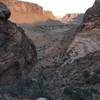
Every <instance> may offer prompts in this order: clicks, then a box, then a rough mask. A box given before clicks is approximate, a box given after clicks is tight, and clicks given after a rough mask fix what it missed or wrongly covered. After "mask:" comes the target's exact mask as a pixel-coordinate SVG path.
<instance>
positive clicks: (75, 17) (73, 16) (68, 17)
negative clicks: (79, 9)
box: [62, 13, 83, 23]
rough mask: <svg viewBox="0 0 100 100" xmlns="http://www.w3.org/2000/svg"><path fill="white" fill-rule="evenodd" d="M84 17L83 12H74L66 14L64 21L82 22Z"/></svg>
mask: <svg viewBox="0 0 100 100" xmlns="http://www.w3.org/2000/svg"><path fill="white" fill-rule="evenodd" d="M82 19H83V14H80V13H73V14H66V15H65V16H64V17H63V18H62V21H63V22H73V21H76V22H79V23H80V22H82Z"/></svg>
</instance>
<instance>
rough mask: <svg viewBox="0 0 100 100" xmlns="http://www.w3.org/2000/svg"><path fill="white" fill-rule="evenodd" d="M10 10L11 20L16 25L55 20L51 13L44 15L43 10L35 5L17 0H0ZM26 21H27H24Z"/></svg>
mask: <svg viewBox="0 0 100 100" xmlns="http://www.w3.org/2000/svg"><path fill="white" fill-rule="evenodd" d="M0 2H3V3H5V4H6V5H7V6H8V7H9V8H10V10H11V13H12V14H11V18H10V19H11V20H12V21H14V22H16V23H36V22H41V21H46V20H48V19H55V17H54V15H53V14H52V12H51V13H45V11H43V8H42V7H41V6H39V5H37V4H34V3H29V2H24V1H18V0H0ZM26 19H27V20H26Z"/></svg>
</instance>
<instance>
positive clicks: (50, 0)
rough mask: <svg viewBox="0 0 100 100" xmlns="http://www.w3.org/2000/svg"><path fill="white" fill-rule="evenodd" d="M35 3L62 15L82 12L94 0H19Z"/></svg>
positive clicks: (56, 14)
mask: <svg viewBox="0 0 100 100" xmlns="http://www.w3.org/2000/svg"><path fill="white" fill-rule="evenodd" d="M21 1H29V2H33V3H37V4H39V5H40V6H42V7H43V9H44V10H51V11H52V12H53V14H54V15H55V16H64V15H65V14H67V13H84V12H85V11H86V9H87V8H89V7H91V6H92V5H93V3H94V1H95V0H21Z"/></svg>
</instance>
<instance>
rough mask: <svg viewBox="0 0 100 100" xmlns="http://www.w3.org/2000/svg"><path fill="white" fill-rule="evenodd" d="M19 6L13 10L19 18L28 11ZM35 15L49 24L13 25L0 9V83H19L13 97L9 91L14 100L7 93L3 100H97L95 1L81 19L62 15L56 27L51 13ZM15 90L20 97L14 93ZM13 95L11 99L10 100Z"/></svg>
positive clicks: (99, 66) (99, 7)
mask: <svg viewBox="0 0 100 100" xmlns="http://www.w3.org/2000/svg"><path fill="white" fill-rule="evenodd" d="M1 1H2V2H4V3H5V2H6V4H7V5H13V3H14V5H16V4H18V1H17V0H13V1H12V0H8V1H7V0H1ZM15 1H17V3H16V2H15ZM23 3H26V2H23ZM21 5H22V2H21V3H19V8H18V5H16V6H14V7H15V8H16V9H15V8H13V9H14V10H15V11H16V12H17V11H18V13H19V12H21V11H22V12H21V14H23V11H24V12H26V11H27V10H28V11H27V12H29V14H30V12H31V10H30V9H33V6H30V7H32V8H30V9H26V10H25V8H26V6H25V8H24V9H21V8H23V7H24V6H23V7H20V6H21ZM23 5H24V4H23ZM25 5H26V4H25ZM28 5H31V4H30V3H29V4H28ZM32 5H33V4H32ZM34 5H35V6H37V5H36V4H34ZM8 7H9V6H8ZM11 7H12V6H11ZM2 8H3V9H5V10H2ZM10 9H11V11H12V8H10ZM41 9H42V10H43V8H41V7H40V9H39V10H38V11H37V10H35V8H34V13H35V14H36V13H37V12H38V14H40V15H39V17H40V18H41V19H42V18H44V17H42V16H41V14H43V15H45V16H46V18H47V16H48V15H49V17H50V19H49V20H48V19H47V20H45V21H44V19H43V22H41V23H37V24H33V23H34V21H37V20H35V19H32V20H34V21H33V23H31V24H30V22H31V21H29V20H27V21H29V22H25V23H23V22H24V20H25V19H23V20H22V21H23V22H21V21H20V20H19V21H20V22H19V21H18V22H17V20H15V19H12V18H13V16H14V15H13V12H10V11H9V9H8V8H7V7H6V6H4V4H1V6H0V22H1V23H0V27H1V28H0V34H1V35H0V50H1V51H0V59H1V61H2V62H1V61H0V68H1V74H0V75H1V77H0V83H1V84H6V83H9V84H11V83H12V84H11V88H12V87H13V82H15V83H17V81H18V82H19V83H18V84H17V92H16V89H15V88H14V90H13V93H14V94H13V93H12V91H10V93H9V94H10V95H8V94H7V95H6V96H4V97H8V98H11V99H12V100H14V99H15V98H16V100H25V99H27V100H31V99H32V100H34V99H35V100H36V99H37V98H38V97H45V98H47V100H87V99H88V100H100V93H99V91H100V39H99V37H100V14H99V12H100V0H95V3H94V4H93V6H92V7H91V8H89V9H87V11H86V12H85V14H77V13H76V14H68V15H65V17H64V18H63V20H62V22H61V21H58V20H54V18H53V20H52V19H51V17H52V13H51V12H50V11H46V12H42V13H41ZM35 11H36V12H35ZM10 16H11V18H10ZM25 16H26V15H25ZM16 17H18V16H17V15H16V16H15V18H16ZM19 17H20V18H21V16H20V15H19ZM9 18H10V19H9ZM36 18H37V17H36ZM8 19H9V20H11V21H14V22H16V23H18V24H17V25H16V24H14V23H12V22H11V21H9V20H8ZM38 21H39V20H38ZM38 21H37V22H38ZM26 23H27V24H26ZM20 27H22V28H23V29H22V28H20ZM16 62H17V63H16ZM11 66H13V67H11ZM17 68H19V69H17ZM20 68H21V71H19V70H20ZM12 70H13V71H12ZM3 72H4V73H3ZM18 72H20V73H18ZM10 76H13V78H10ZM14 76H16V77H21V78H22V79H24V80H19V79H18V78H16V77H14ZM5 79H6V80H5ZM10 82H11V83H10ZM19 84H21V87H22V88H21V87H20V85H19ZM15 87H16V85H15ZM20 88H21V90H23V91H21V92H20ZM12 89H13V88H12ZM7 93H8V92H7ZM0 94H1V93H0ZM22 94H24V96H23V95H22ZM13 95H17V96H15V98H14V97H13ZM25 95H28V96H29V97H25ZM21 96H22V98H21ZM1 100H5V99H1Z"/></svg>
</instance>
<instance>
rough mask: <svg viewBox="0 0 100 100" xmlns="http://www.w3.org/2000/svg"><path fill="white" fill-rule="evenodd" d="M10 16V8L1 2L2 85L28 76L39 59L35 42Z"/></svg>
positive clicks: (0, 79) (0, 68) (0, 59)
mask: <svg viewBox="0 0 100 100" xmlns="http://www.w3.org/2000/svg"><path fill="white" fill-rule="evenodd" d="M9 17H10V11H9V9H8V8H7V7H6V6H5V5H4V4H2V3H0V85H11V84H14V83H16V82H17V81H19V80H20V79H25V78H27V76H28V74H29V72H30V71H31V69H32V67H33V66H34V64H35V63H36V59H37V54H36V49H35V46H34V44H33V43H32V41H31V40H29V39H28V38H27V37H26V35H25V33H24V31H23V29H22V28H20V27H18V26H16V24H14V23H12V22H11V21H8V18H9Z"/></svg>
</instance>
